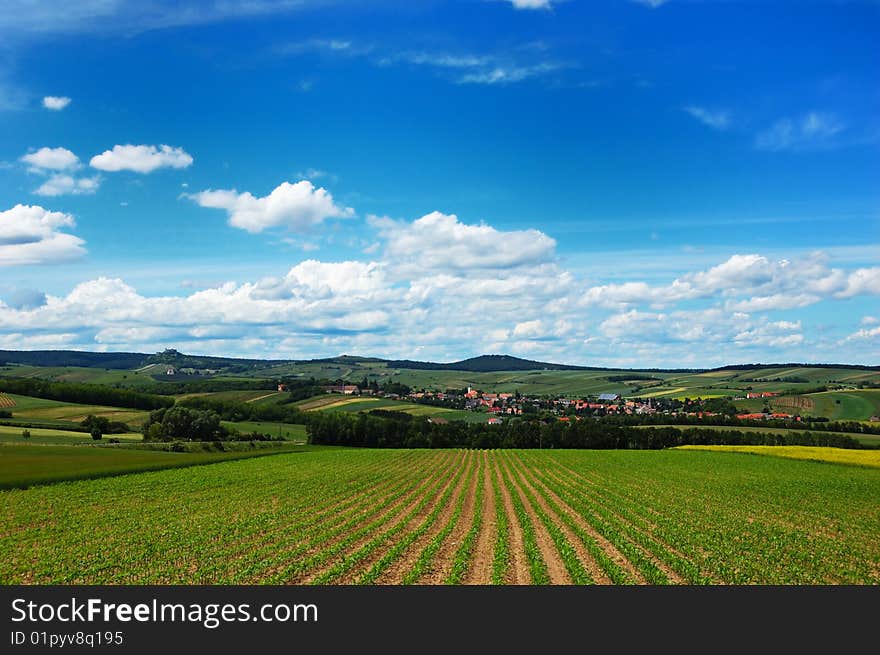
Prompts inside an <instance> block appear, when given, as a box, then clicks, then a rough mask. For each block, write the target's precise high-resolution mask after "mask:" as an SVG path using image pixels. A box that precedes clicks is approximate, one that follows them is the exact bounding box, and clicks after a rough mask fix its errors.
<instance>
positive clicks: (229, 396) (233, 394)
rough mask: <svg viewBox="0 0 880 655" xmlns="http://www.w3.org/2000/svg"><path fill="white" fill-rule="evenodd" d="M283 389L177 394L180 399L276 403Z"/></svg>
mask: <svg viewBox="0 0 880 655" xmlns="http://www.w3.org/2000/svg"><path fill="white" fill-rule="evenodd" d="M284 395H285V394H284V392H283V391H272V390H268V389H267V390H258V391H253V390H244V391H210V392H206V393H185V394H181V395H179V396H175V397H176V398H178V399H185V398H196V397H201V398H210V399H211V400H223V401H232V402H238V403H258V404H265V403H269V404H271V403H275V402H277V401H279V400H281V399H282V398H283V397H284Z"/></svg>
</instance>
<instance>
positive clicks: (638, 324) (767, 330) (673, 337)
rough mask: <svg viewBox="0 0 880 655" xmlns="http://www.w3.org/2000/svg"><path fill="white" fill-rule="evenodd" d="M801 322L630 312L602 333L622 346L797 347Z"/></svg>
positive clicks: (715, 312)
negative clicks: (722, 345) (675, 343)
mask: <svg viewBox="0 0 880 655" xmlns="http://www.w3.org/2000/svg"><path fill="white" fill-rule="evenodd" d="M800 329H801V325H800V323H799V322H792V321H776V322H770V321H768V320H767V319H766V318H754V317H752V316H750V315H749V314H745V313H742V312H733V313H729V312H726V311H724V310H722V309H719V308H711V309H705V310H680V311H675V312H669V313H663V312H659V313H655V312H640V311H638V310H630V311H628V312H624V313H621V314H615V315H614V316H611V317H610V318H608V319H606V320H604V321H603V322H602V323H601V324H600V326H599V330H600V332H601V333H602V334H604V335H605V336H606V337H610V338H611V339H613V340H615V341H617V342H621V343H633V342H642V343H646V342H647V343H653V344H654V345H655V346H662V345H663V344H665V343H670V342H682V343H717V344H727V343H733V344H735V345H736V346H738V347H753V346H768V347H771V348H781V347H786V346H794V345H797V344H799V343H801V342H802V341H803V339H804V337H803V335H802V334H801V333H800Z"/></svg>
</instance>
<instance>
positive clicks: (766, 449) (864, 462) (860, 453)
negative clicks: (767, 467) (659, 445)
mask: <svg viewBox="0 0 880 655" xmlns="http://www.w3.org/2000/svg"><path fill="white" fill-rule="evenodd" d="M679 448H680V449H682V450H714V451H720V452H725V453H751V454H753V455H771V456H773V457H787V458H789V459H809V460H813V461H816V462H832V463H834V464H857V465H859V466H876V467H878V468H880V450H851V449H848V448H826V447H821V446H679Z"/></svg>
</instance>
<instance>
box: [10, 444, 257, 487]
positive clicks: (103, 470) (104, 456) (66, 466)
mask: <svg viewBox="0 0 880 655" xmlns="http://www.w3.org/2000/svg"><path fill="white" fill-rule="evenodd" d="M32 439H36V437H32ZM128 441H133V439H129V440H128ZM59 444H65V445H59ZM120 445H122V444H120ZM267 450H268V448H266V449H260V450H256V449H254V450H252V451H248V450H244V449H241V450H236V451H230V452H215V451H205V452H185V453H174V452H163V451H159V450H151V449H149V448H131V447H119V446H112V445H89V444H88V442H86V443H81V444H80V445H77V441H76V440H75V439H74V438H70V439H68V440H64V437H63V436H58V435H53V436H48V437H42V441H41V442H36V441H35V442H34V443H30V440H23V439H20V440H18V441H14V442H13V441H11V440H7V439H0V489H3V488H11V487H27V486H33V485H42V484H46V483H50V482H61V481H70V480H83V479H90V478H100V477H105V476H111V475H120V474H127V473H136V472H141V471H152V470H158V469H166V468H178V467H188V466H193V465H197V464H207V463H211V462H218V461H224V460H230V459H241V458H243V457H252V456H255V455H265V454H266V451H267Z"/></svg>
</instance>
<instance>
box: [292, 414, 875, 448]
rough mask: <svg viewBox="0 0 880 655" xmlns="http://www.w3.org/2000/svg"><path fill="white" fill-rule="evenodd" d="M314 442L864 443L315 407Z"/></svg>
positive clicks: (808, 435) (829, 437) (310, 431)
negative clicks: (407, 416)
mask: <svg viewBox="0 0 880 655" xmlns="http://www.w3.org/2000/svg"><path fill="white" fill-rule="evenodd" d="M306 433H307V435H308V438H309V443H313V444H323V445H339V446H360V447H367V448H370V447H372V448H596V449H629V450H652V449H660V448H671V447H674V446H682V445H803V446H834V447H837V448H864V446H863V445H862V444H861V443H859V442H858V441H856V440H855V439H853V438H852V437H847V436H843V435H837V434H827V433H823V432H817V433H814V432H799V433H791V434H785V435H779V434H768V433H764V432H743V431H741V430H699V429H685V430H682V429H680V428H676V427H671V426H657V427H637V426H635V425H625V424H622V423H611V422H606V421H575V422H563V421H552V422H549V423H545V422H542V421H540V420H526V419H521V418H515V419H511V420H509V421H507V422H505V423H502V424H500V425H488V424H484V423H465V422H464V421H452V422H450V423H445V424H437V423H431V422H429V421H428V420H427V419H424V418H418V419H411V420H397V419H395V418H390V417H378V416H371V415H368V414H356V415H351V414H345V413H342V412H316V413H314V414H313V415H311V416H310V417H309V421H308V423H307V424H306Z"/></svg>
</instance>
